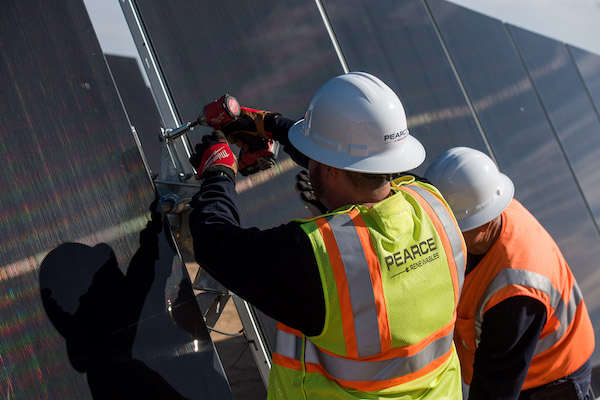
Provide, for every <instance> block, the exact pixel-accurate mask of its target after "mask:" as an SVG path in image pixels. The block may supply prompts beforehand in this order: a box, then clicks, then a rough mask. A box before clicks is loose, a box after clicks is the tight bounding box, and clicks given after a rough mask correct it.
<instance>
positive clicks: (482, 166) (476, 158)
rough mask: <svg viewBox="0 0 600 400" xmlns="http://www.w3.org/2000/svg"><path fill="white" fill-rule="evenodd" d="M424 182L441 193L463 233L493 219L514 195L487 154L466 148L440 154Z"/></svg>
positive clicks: (510, 185)
mask: <svg viewBox="0 0 600 400" xmlns="http://www.w3.org/2000/svg"><path fill="white" fill-rule="evenodd" d="M425 178H427V179H428V180H429V181H430V182H431V183H432V184H433V185H434V186H435V187H436V188H438V190H439V191H440V192H441V193H442V195H443V196H444V198H445V199H446V201H447V202H448V205H450V208H451V209H452V212H453V213H454V216H455V217H456V220H457V222H458V226H459V227H460V230H461V231H463V232H465V231H469V230H471V229H475V228H477V227H480V226H482V225H484V224H486V223H488V222H489V221H491V220H493V219H494V218H496V217H497V216H498V215H500V214H501V213H502V211H504V209H505V208H506V207H508V204H509V203H510V201H511V200H512V198H513V195H514V193H515V187H514V185H513V182H512V181H511V180H510V178H509V177H508V176H506V175H504V174H503V173H501V172H500V171H499V170H498V167H497V166H496V164H495V163H494V161H492V159H491V158H490V157H488V156H487V154H485V153H482V152H481V151H479V150H475V149H471V148H468V147H454V148H452V149H450V150H448V151H446V152H445V153H443V154H441V155H440V156H439V157H438V158H436V159H435V160H434V161H433V163H432V164H431V165H430V166H429V168H427V171H425Z"/></svg>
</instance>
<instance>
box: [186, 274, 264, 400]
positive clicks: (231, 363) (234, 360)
mask: <svg viewBox="0 0 600 400" xmlns="http://www.w3.org/2000/svg"><path fill="white" fill-rule="evenodd" d="M186 267H187V270H188V273H189V275H190V278H191V279H192V280H193V279H194V277H195V276H196V273H197V271H198V264H196V263H195V262H186ZM197 293H198V292H197ZM214 328H215V329H216V330H218V331H220V332H225V333H235V332H239V331H240V330H242V328H243V326H242V323H241V322H240V319H239V317H238V314H237V311H236V309H235V304H234V303H233V300H231V299H230V300H229V301H228V302H227V304H226V305H225V308H224V309H223V312H222V314H221V316H220V318H219V320H218V321H217V323H216V325H215V326H214ZM210 336H211V338H212V340H213V343H214V344H215V347H216V349H217V353H219V357H220V359H221V362H222V364H223V368H224V369H225V374H226V375H227V379H228V380H229V385H230V387H231V391H232V392H233V396H234V399H235V400H264V399H266V397H267V390H266V388H265V385H264V383H263V380H262V378H261V376H260V373H259V372H258V368H257V367H256V363H255V361H254V356H253V355H252V351H251V350H250V349H249V347H248V342H247V341H246V339H245V337H244V335H243V334H238V335H236V336H227V335H223V334H220V333H217V332H211V334H210Z"/></svg>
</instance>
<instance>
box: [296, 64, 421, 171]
mask: <svg viewBox="0 0 600 400" xmlns="http://www.w3.org/2000/svg"><path fill="white" fill-rule="evenodd" d="M289 139H290V142H291V143H292V145H293V146H294V147H295V148H296V149H298V150H299V151H300V152H301V153H303V154H304V155H306V156H307V157H309V158H312V159H313V160H315V161H318V162H320V163H322V164H326V165H329V166H332V167H335V168H340V169H344V170H347V171H356V172H365V173H372V174H387V173H395V172H404V171H408V170H411V169H413V168H416V167H418V166H419V165H421V163H422V162H423V160H424V159H425V148H424V147H423V145H422V144H421V143H420V142H419V141H418V140H417V139H415V138H414V137H413V136H411V135H410V134H409V133H408V129H407V126H406V114H405V113H404V107H403V106H402V103H401V102H400V99H399V98H398V96H397V95H396V93H394V91H393V90H392V89H390V88H389V87H388V86H387V85H386V84H385V83H383V82H382V81H381V80H379V78H377V77H375V76H373V75H370V74H367V73H364V72H351V73H348V74H345V75H340V76H337V77H335V78H333V79H331V80H329V81H328V82H327V83H325V84H324V85H323V86H321V88H320V89H319V90H317V92H316V93H315V95H314V96H313V98H312V100H311V101H310V105H309V106H308V110H307V111H306V114H305V116H304V119H301V120H300V121H298V122H297V123H296V124H294V126H292V128H291V129H290V131H289Z"/></svg>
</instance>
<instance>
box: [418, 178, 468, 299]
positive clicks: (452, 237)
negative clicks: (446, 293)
mask: <svg viewBox="0 0 600 400" xmlns="http://www.w3.org/2000/svg"><path fill="white" fill-rule="evenodd" d="M410 188H411V189H413V190H414V191H415V192H417V193H419V195H421V197H423V199H425V201H426V202H427V204H429V205H430V206H431V208H432V209H433V212H435V215H437V217H438V218H439V220H440V222H441V223H442V226H443V227H444V229H445V231H446V236H447V237H448V241H450V247H451V249H452V257H453V258H454V264H455V265H456V272H457V275H458V287H459V292H460V290H461V289H462V287H463V282H464V280H465V271H464V270H461V267H460V266H461V265H462V266H463V267H464V266H465V265H466V263H465V254H464V253H463V251H462V234H461V233H460V232H459V231H458V228H457V227H456V224H455V223H454V220H453V219H452V217H451V216H450V211H448V209H447V208H446V207H445V206H444V204H443V203H442V202H441V200H440V199H438V198H437V197H435V196H434V195H433V194H431V193H430V192H429V191H428V190H427V189H423V188H422V187H420V186H416V185H411V186H410ZM438 234H441V232H438Z"/></svg>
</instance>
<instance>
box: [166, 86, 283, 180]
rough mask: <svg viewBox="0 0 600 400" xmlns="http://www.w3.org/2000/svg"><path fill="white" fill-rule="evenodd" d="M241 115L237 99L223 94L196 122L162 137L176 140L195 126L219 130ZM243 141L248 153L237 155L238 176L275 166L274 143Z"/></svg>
mask: <svg viewBox="0 0 600 400" xmlns="http://www.w3.org/2000/svg"><path fill="white" fill-rule="evenodd" d="M241 114H242V108H241V107H240V103H239V102H238V101H237V99H236V98H235V97H233V96H230V95H228V94H225V95H223V96H221V97H220V98H219V99H217V100H215V101H213V102H212V103H209V104H207V105H205V106H204V108H203V109H202V112H200V115H199V116H198V119H197V120H196V121H194V122H188V123H187V124H186V125H183V126H180V127H179V128H175V129H173V130H169V131H167V133H166V134H165V135H164V137H166V138H168V139H174V138H177V137H179V136H181V135H183V134H184V133H186V132H188V131H190V130H191V129H192V128H193V127H194V126H196V125H205V126H210V127H211V128H213V129H214V130H220V129H221V128H222V127H223V126H225V125H227V124H228V123H230V122H233V121H235V120H236V119H238V118H239V117H240V116H241ZM244 141H245V142H246V143H248V145H249V149H248V151H244V149H241V150H240V153H239V155H238V171H239V172H240V174H242V175H243V176H248V175H251V174H254V173H256V172H258V171H261V170H264V169H268V168H271V167H272V166H273V165H275V159H276V157H277V148H278V146H276V143H275V141H273V140H272V139H265V138H263V137H260V136H253V135H245V136H244Z"/></svg>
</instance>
